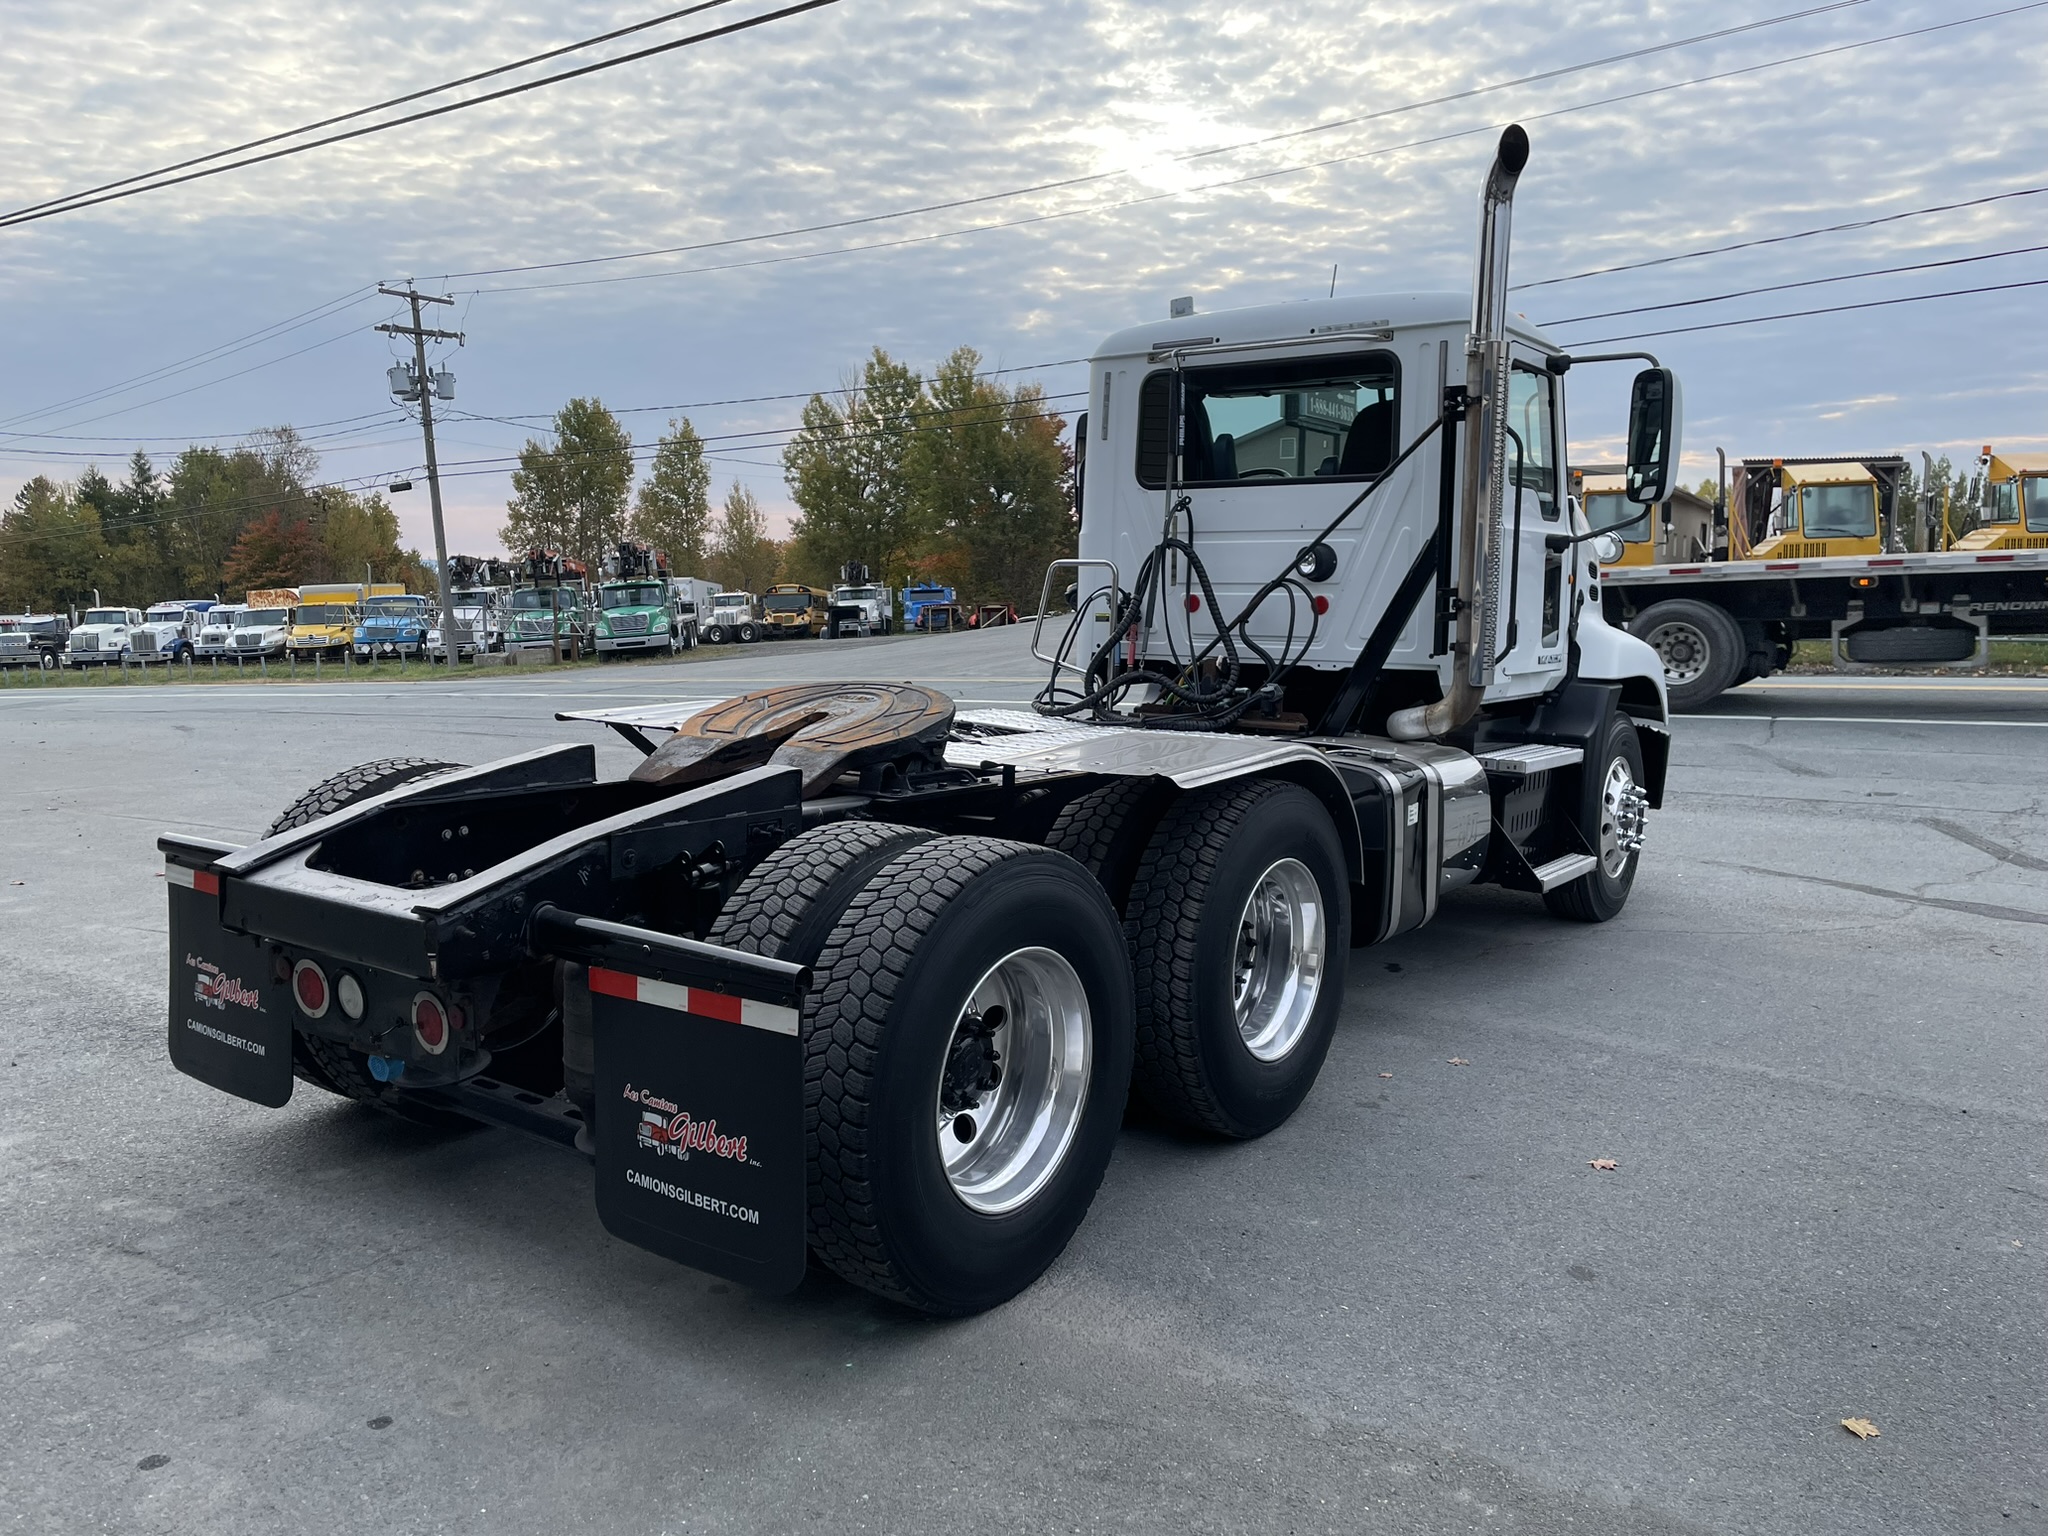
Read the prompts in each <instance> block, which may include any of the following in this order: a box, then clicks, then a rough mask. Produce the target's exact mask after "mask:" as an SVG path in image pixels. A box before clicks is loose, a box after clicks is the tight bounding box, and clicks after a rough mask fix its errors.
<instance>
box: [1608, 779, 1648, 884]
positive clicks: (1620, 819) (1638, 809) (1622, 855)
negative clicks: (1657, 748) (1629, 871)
mask: <svg viewBox="0 0 2048 1536" xmlns="http://www.w3.org/2000/svg"><path fill="white" fill-rule="evenodd" d="M1649 818H1650V797H1649V796H1648V795H1646V794H1644V793H1643V791H1642V788H1641V787H1640V786H1639V785H1638V784H1637V783H1636V779H1635V775H1634V774H1633V773H1631V772H1629V766H1628V760H1627V759H1626V758H1620V757H1617V758H1616V759H1615V760H1614V761H1613V762H1611V763H1609V764H1608V765H1607V782H1606V783H1605V784H1603V785H1601V787H1600V867H1601V868H1602V869H1604V870H1606V871H1607V873H1608V876H1609V877H1610V878H1612V879H1619V878H1620V876H1621V872H1622V870H1624V869H1625V868H1627V867H1628V861H1629V860H1630V859H1631V858H1633V857H1634V856H1635V855H1636V854H1637V853H1640V852H1641V851H1642V847H1643V828H1644V827H1645V826H1646V825H1647V824H1648V822H1649Z"/></svg>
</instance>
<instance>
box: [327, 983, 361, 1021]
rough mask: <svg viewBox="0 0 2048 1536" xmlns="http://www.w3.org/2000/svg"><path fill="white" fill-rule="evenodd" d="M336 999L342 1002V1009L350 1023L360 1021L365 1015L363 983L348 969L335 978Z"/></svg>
mask: <svg viewBox="0 0 2048 1536" xmlns="http://www.w3.org/2000/svg"><path fill="white" fill-rule="evenodd" d="M334 1000H335V1001H336V1002H337V1003H339V1004H341V1011H342V1014H343V1016H344V1017H346V1018H347V1019H348V1021H349V1022H350V1023H352V1024H353V1023H356V1022H359V1021H360V1020H361V1019H362V1016H363V984H362V983H361V982H360V981H357V980H356V979H355V977H353V976H351V975H350V974H349V973H348V972H347V971H342V972H341V973H340V974H338V975H337V976H336V977H335V978H334Z"/></svg>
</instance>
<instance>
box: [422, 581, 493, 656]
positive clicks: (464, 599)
mask: <svg viewBox="0 0 2048 1536" xmlns="http://www.w3.org/2000/svg"><path fill="white" fill-rule="evenodd" d="M479 563H480V562H479ZM509 595H510V589H509V588H500V587H456V588H451V589H450V591H449V593H448V606H449V607H450V608H452V609H454V610H455V620H456V623H457V624H459V625H460V626H461V628H462V638H461V640H459V641H458V642H457V643H456V647H455V654H456V656H457V657H458V658H460V657H463V656H474V655H476V654H477V653H478V652H480V651H483V652H496V651H502V650H503V649H505V632H504V618H503V614H504V605H505V600H506V598H507V597H508V596H509ZM444 623H445V619H444V617H441V616H437V617H435V619H434V620H433V622H432V623H431V624H430V625H429V626H428V628H427V651H428V653H429V654H430V655H433V656H438V657H440V658H441V659H442V660H444V661H445V660H446V659H447V650H446V647H445V645H444V644H443V641H442V638H441V636H442V633H443V626H444Z"/></svg>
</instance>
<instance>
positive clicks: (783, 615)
mask: <svg viewBox="0 0 2048 1536" xmlns="http://www.w3.org/2000/svg"><path fill="white" fill-rule="evenodd" d="M761 613H762V617H763V618H764V619H765V620H766V621H767V625H768V633H769V635H771V636H772V637H773V638H775V639H777V640H787V639H789V638H790V637H791V636H794V635H801V636H803V637H804V638H806V639H812V640H814V639H816V638H817V637H818V636H819V635H822V634H823V633H824V632H825V626H826V625H827V624H829V623H831V622H832V600H831V598H830V597H828V596H827V595H826V594H825V593H823V592H820V591H819V590H818V589H817V588H816V587H806V586H801V585H799V584H797V583H795V582H782V583H780V584H779V585H776V586H772V587H770V588H769V589H768V590H767V591H766V592H764V593H762V594H761Z"/></svg>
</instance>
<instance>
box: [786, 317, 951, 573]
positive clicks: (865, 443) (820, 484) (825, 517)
mask: <svg viewBox="0 0 2048 1536" xmlns="http://www.w3.org/2000/svg"><path fill="white" fill-rule="evenodd" d="M923 405H924V385H923V381H922V380H921V379H920V378H919V377H918V375H917V373H916V371H915V370H913V369H911V368H907V367H905V366H904V365H903V364H901V363H899V362H897V361H895V360H894V359H893V358H891V357H890V356H889V354H888V353H886V352H884V351H883V350H882V349H881V348H880V347H877V348H875V350H874V354H873V355H872V356H871V357H869V359H868V360H867V363H866V365H865V366H864V367H863V368H862V370H861V376H860V379H859V381H858V382H856V383H850V384H848V385H847V387H846V388H845V389H844V390H842V391H841V392H840V394H839V396H838V398H837V399H836V400H828V399H827V398H826V397H825V396H823V395H813V396H811V398H810V401H809V403H808V404H806V405H805V406H804V412H803V426H802V427H801V428H800V429H799V430H798V432H797V435H796V437H795V438H794V439H792V440H791V442H790V444H789V446H788V447H786V448H785V449H783V451H782V472H783V480H784V483H786V484H787V485H788V486H789V492H790V496H791V498H792V499H793V500H794V501H795V502H796V505H797V511H798V514H799V515H798V517H797V520H796V524H795V527H794V528H793V530H792V534H793V538H792V545H793V547H792V550H791V562H792V565H793V566H794V567H796V568H798V569H802V570H804V571H806V572H807V573H811V574H812V575H813V577H814V579H815V578H816V577H817V576H827V577H829V575H830V573H834V572H836V571H837V570H838V568H839V567H840V566H841V565H842V564H844V563H845V562H847V561H849V560H859V561H861V562H862V563H863V564H865V565H867V566H869V567H870V568H871V569H873V570H874V571H876V572H877V573H878V574H879V575H880V577H881V579H883V580H885V581H891V582H900V581H901V579H902V577H903V575H904V573H905V572H906V571H907V570H908V569H909V565H910V562H911V560H912V559H914V558H915V557H916V555H917V554H918V553H919V551H920V550H921V548H922V546H923V545H924V543H925V542H926V540H927V538H928V537H929V534H930V532H931V528H930V524H929V517H928V508H929V503H928V500H927V499H926V498H923V497H921V496H919V495H918V493H917V488H916V486H915V484H914V481H913V476H912V474H911V472H910V469H909V460H910V455H911V451H912V444H913V442H914V440H915V439H914V435H913V434H914V432H915V430H916V428H917V426H918V422H919V417H920V415H921V413H922V407H923Z"/></svg>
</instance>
